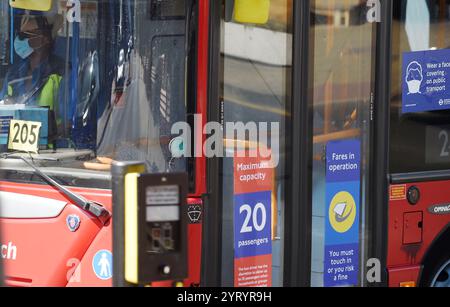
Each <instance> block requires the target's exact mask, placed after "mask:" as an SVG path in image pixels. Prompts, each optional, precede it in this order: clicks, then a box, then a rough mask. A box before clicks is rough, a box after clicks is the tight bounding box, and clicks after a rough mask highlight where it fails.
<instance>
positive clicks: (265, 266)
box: [234, 153, 273, 287]
mask: <svg viewBox="0 0 450 307" xmlns="http://www.w3.org/2000/svg"><path fill="white" fill-rule="evenodd" d="M247 155H248V153H247ZM272 186H273V168H272V166H271V163H270V160H269V161H268V160H267V159H262V158H260V157H243V158H239V157H235V158H234V285H235V286H236V287H256V286H258V287H270V286H271V285H272Z"/></svg>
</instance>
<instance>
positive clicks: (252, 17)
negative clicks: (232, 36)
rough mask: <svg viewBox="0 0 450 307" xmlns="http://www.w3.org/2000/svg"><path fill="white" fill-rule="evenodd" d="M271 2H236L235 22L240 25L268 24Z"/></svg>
mask: <svg viewBox="0 0 450 307" xmlns="http://www.w3.org/2000/svg"><path fill="white" fill-rule="evenodd" d="M269 14H270V0H235V1H234V20H235V21H236V22H240V23H252V24H266V23H267V22H268V21H269Z"/></svg>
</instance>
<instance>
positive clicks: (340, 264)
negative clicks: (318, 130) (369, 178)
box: [324, 139, 361, 287]
mask: <svg viewBox="0 0 450 307" xmlns="http://www.w3.org/2000/svg"><path fill="white" fill-rule="evenodd" d="M326 167H327V171H326V203H327V210H326V213H327V215H326V221H325V255H324V285H325V286H326V287H333V286H351V285H357V284H358V274H359V214H360V205H359V204H360V187H361V169H360V168H361V142H360V141H359V140H357V139H354V140H344V141H333V142H329V143H328V144H327V165H326Z"/></svg>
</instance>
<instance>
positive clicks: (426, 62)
mask: <svg viewBox="0 0 450 307" xmlns="http://www.w3.org/2000/svg"><path fill="white" fill-rule="evenodd" d="M449 74H450V50H449V49H443V50H427V51H418V52H407V53H404V54H403V65H402V84H403V85H402V101H403V103H402V112H403V113H415V112H427V111H436V110H447V109H450V75H449Z"/></svg>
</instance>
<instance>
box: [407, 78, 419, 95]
mask: <svg viewBox="0 0 450 307" xmlns="http://www.w3.org/2000/svg"><path fill="white" fill-rule="evenodd" d="M407 84H408V90H409V94H420V85H422V81H420V80H411V81H408V82H407Z"/></svg>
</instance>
